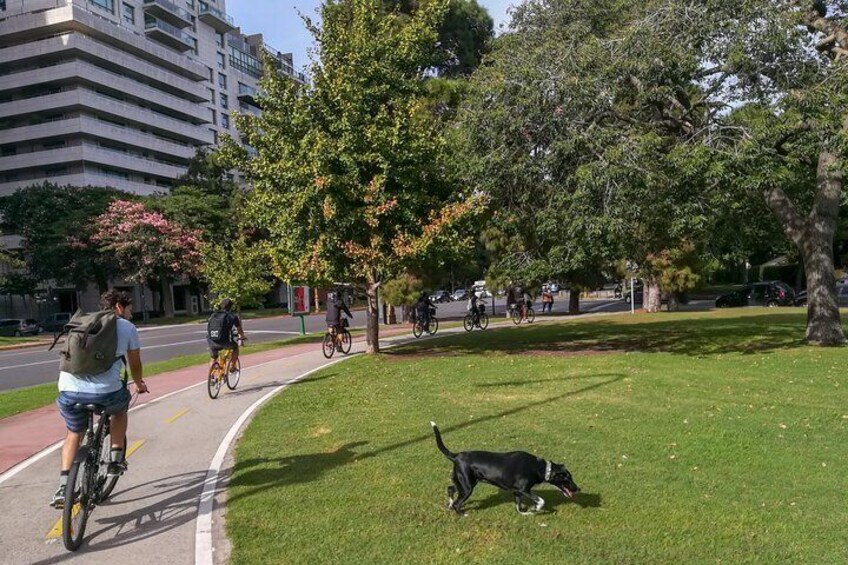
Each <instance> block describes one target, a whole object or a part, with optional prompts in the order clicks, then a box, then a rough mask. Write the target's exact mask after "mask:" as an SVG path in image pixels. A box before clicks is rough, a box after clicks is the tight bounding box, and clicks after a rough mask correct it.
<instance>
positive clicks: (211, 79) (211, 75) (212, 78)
mask: <svg viewBox="0 0 848 565" xmlns="http://www.w3.org/2000/svg"><path fill="white" fill-rule="evenodd" d="M206 68H207V69H208V70H209V82H212V81H214V80H215V69H213V68H212V67H206Z"/></svg>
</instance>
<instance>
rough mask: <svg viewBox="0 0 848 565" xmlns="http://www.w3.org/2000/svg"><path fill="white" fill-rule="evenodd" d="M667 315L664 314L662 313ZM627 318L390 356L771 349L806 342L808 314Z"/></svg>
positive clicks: (425, 346)
mask: <svg viewBox="0 0 848 565" xmlns="http://www.w3.org/2000/svg"><path fill="white" fill-rule="evenodd" d="M660 316H661V317H660ZM672 316H675V315H658V317H657V318H656V319H652V320H646V319H645V317H644V316H643V317H640V319H639V320H638V321H621V320H620V319H608V320H603V321H600V320H592V321H585V322H572V323H568V324H557V325H550V324H546V325H533V326H524V327H522V328H520V329H512V330H510V329H508V328H495V329H492V330H488V331H486V332H485V333H477V334H466V335H459V336H451V337H450V340H449V341H448V340H447V339H438V338H437V339H434V340H430V341H427V342H422V343H420V344H415V345H406V346H403V347H398V348H396V349H393V350H391V351H387V352H386V353H385V356H386V357H387V358H388V359H394V360H401V359H403V358H408V357H413V356H419V355H427V356H429V355H432V354H436V353H438V354H440V355H460V354H466V353H484V352H490V351H498V352H501V353H504V354H507V355H517V354H536V355H566V356H567V355H585V354H601V353H629V352H639V353H672V354H677V355H689V356H704V355H715V354H723V353H742V354H751V353H766V352H772V351H777V350H781V349H790V348H794V347H798V346H801V345H803V344H804V342H803V339H804V332H805V326H806V316H805V315H804V314H801V313H798V314H795V313H781V314H766V315H755V316H751V315H747V316H744V315H743V316H738V317H724V316H723V317H714V318H710V317H703V318H698V319H692V318H686V319H670V318H671V317H672Z"/></svg>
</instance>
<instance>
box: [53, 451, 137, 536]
mask: <svg viewBox="0 0 848 565" xmlns="http://www.w3.org/2000/svg"><path fill="white" fill-rule="evenodd" d="M145 441H146V440H143V439H139V440H136V441H134V442H132V443H131V444H130V446H129V447H128V448H127V454H126V455H125V457H127V458H129V456H130V455H132V454H133V453H135V452H136V451H138V448H139V447H141V446H142V445H144V442H145ZM79 510H80V505H79V502H77V503H76V504H74V508H73V510H72V514H73V515H72V517H74V518H75V517H76V515H77V514H78V513H79ZM60 537H62V518H59V519H58V520H56V523H55V524H53V527H52V528H50V531H49V532H47V539H56V538H60Z"/></svg>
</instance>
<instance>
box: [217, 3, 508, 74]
mask: <svg viewBox="0 0 848 565" xmlns="http://www.w3.org/2000/svg"><path fill="white" fill-rule="evenodd" d="M519 1H520V0H477V2H478V3H479V4H481V5H482V6H484V7H485V8H486V9H487V10H489V14H491V16H492V18H493V19H494V20H495V29H496V30H497V29H499V28H500V26H501V25H502V24H505V23H507V22H508V21H509V16H508V14H507V11H508V10H509V8H510V6H512V5H513V4H516V3H518V2H519ZM320 3H321V2H320V0H227V3H226V6H227V13H228V14H229V15H231V16H232V17H233V18H234V19H235V21H236V25H238V26H239V27H241V30H242V33H246V34H253V33H261V34H262V35H263V36H264V39H265V43H267V44H268V45H270V46H271V47H273V48H275V49H278V50H280V51H282V52H283V53H294V66H295V68H297V69H299V70H302V68H303V67H304V66H305V65H306V64H307V63H308V57H307V53H308V51H309V48H310V47H311V45H312V36H311V35H309V32H307V31H306V28H304V26H303V21H302V20H301V19H300V16H298V11H300V12H301V13H303V14H305V15H307V16H312V17H315V15H316V14H315V10H316V8H317V7H318V6H319V5H320Z"/></svg>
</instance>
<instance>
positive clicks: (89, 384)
mask: <svg viewBox="0 0 848 565" xmlns="http://www.w3.org/2000/svg"><path fill="white" fill-rule="evenodd" d="M100 308H101V312H99V313H98V314H96V315H95V316H96V317H97V318H98V320H97V322H96V324H99V326H98V328H99V331H98V333H97V334H96V336H95V337H92V335H91V334H86V335H85V337H83V338H82V340H85V338H89V339H88V344H89V345H91V346H95V345H97V344H96V343H95V342H97V341H100V340H102V342H101V343H103V344H104V345H105V346H107V347H109V348H111V347H112V346H113V344H116V345H115V352H114V357H107V358H105V359H103V357H102V355H101V356H99V357H95V356H93V355H92V356H91V357H94V364H101V363H102V364H104V365H105V366H106V367H107V368H106V370H105V371H102V372H99V373H94V374H86V373H84V372H82V371H75V372H73V373H72V372H69V371H66V370H64V369H62V370H60V372H59V387H58V388H59V397H58V398H57V399H56V405H57V406H58V408H59V414H60V415H61V416H62V419H64V421H65V427H66V428H67V430H68V433H67V434H66V435H65V444H64V446H63V447H62V466H61V468H60V471H61V472H60V473H59V488H58V490H56V493H55V494H54V495H53V499H52V500H51V501H50V505H51V506H53V507H54V508H57V509H59V508H62V507H64V505H65V485H66V484H67V482H68V472H69V471H70V469H71V465H72V464H73V462H74V457H76V454H77V451H78V450H79V446H80V443H81V442H82V439H83V436H84V435H85V432H86V430H87V428H88V419H89V417H90V413H89V412H88V411H86V410H77V409H76V408H75V406H76V405H77V404H98V405H100V406H103V407H105V409H106V411H107V412H108V413H109V414H110V415H111V421H110V424H109V426H110V437H111V438H112V446H111V451H110V454H109V466H108V469H107V471H106V472H107V475H108V476H109V477H117V476H119V475H121V474H122V473H123V472H124V471H126V469H127V464H126V460H125V454H124V447H125V446H124V438H125V437H126V433H127V427H128V423H129V418H128V416H127V411H128V410H129V405H130V399H131V395H130V393H129V391H128V390H127V384H126V381H124V380H123V379H122V378H121V365H122V363H124V362H125V363H126V364H127V365H128V366H129V371H130V374H131V375H132V379H133V382H134V383H135V387H136V390H137V391H138V392H139V393H145V392H148V389H147V385H146V384H145V383H144V379H143V378H142V377H143V367H142V364H141V345H140V342H139V339H138V330H137V329H136V327H135V326H134V325H133V324H132V322H130V320H131V319H132V299H131V298H130V297H129V295H128V294H127V293H126V292H123V291H118V290H114V289H113V290H109V291H106V292H105V293H103V295H102V296H101V297H100ZM78 316H82V317H83V322H82V323H91V322H90V320H91V319H92V318H93V317H94V316H91V315H83V314H81V313H78V314H76V315H74V318H73V319H72V320H71V323H69V326H71V325H73V323H74V321H75V320H76V319H77V318H78ZM85 318H88V320H89V321H88V322H85V321H84V319H85ZM112 340H114V341H112ZM80 341H81V339H80V338H79V337H78V336H77V335H71V334H70V333H69V334H68V335H67V337H66V338H65V350H64V351H63V356H64V358H63V359H62V361H61V364H60V369H61V368H62V367H65V368H70V367H73V366H85V365H88V366H90V365H91V364H92V359H91V358H87V355H90V353H87V352H86V347H85V343H83V344H82V345H79V342H80ZM110 361H111V362H110Z"/></svg>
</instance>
